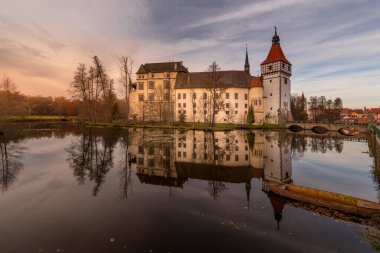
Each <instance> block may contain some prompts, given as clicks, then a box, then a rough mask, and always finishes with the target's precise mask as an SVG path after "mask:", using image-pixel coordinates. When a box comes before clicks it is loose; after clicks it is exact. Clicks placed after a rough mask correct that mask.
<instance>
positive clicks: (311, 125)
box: [286, 122, 369, 133]
mask: <svg viewBox="0 0 380 253" xmlns="http://www.w3.org/2000/svg"><path fill="white" fill-rule="evenodd" d="M292 127H301V128H302V129H303V130H312V131H313V130H315V129H325V130H326V131H339V130H340V129H342V128H355V129H356V130H358V131H359V132H360V133H368V132H369V125H368V124H366V123H346V122H288V123H286V128H292Z"/></svg>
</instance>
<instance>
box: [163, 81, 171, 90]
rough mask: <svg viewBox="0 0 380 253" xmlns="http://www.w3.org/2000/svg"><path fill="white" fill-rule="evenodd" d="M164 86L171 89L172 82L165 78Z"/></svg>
mask: <svg viewBox="0 0 380 253" xmlns="http://www.w3.org/2000/svg"><path fill="white" fill-rule="evenodd" d="M164 88H165V89H170V83H169V81H168V80H165V81H164Z"/></svg>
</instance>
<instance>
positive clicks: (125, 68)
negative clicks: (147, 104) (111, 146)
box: [119, 55, 133, 122]
mask: <svg viewBox="0 0 380 253" xmlns="http://www.w3.org/2000/svg"><path fill="white" fill-rule="evenodd" d="M119 64H120V79H119V82H120V84H121V88H122V91H123V93H124V99H125V103H126V112H125V114H126V116H125V118H126V121H127V122H128V120H129V111H130V110H129V92H130V89H131V84H132V78H131V76H132V66H133V61H132V60H131V59H130V57H128V56H125V55H122V56H120V57H119Z"/></svg>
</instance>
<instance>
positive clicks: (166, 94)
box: [164, 93, 170, 101]
mask: <svg viewBox="0 0 380 253" xmlns="http://www.w3.org/2000/svg"><path fill="white" fill-rule="evenodd" d="M169 98H170V97H169V93H165V94H164V100H165V101H169Z"/></svg>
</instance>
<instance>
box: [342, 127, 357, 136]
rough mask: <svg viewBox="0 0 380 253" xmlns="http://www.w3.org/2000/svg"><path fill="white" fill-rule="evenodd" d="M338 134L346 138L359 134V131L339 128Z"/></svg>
mask: <svg viewBox="0 0 380 253" xmlns="http://www.w3.org/2000/svg"><path fill="white" fill-rule="evenodd" d="M338 132H339V133H341V134H343V135H347V136H355V135H358V134H359V131H358V130H357V129H356V128H354V127H347V128H341V129H339V131H338Z"/></svg>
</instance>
